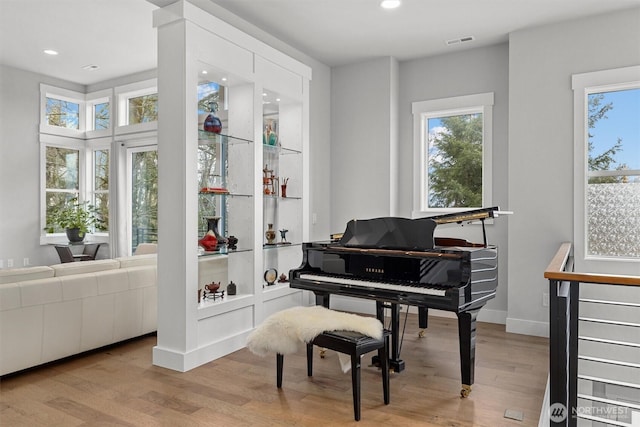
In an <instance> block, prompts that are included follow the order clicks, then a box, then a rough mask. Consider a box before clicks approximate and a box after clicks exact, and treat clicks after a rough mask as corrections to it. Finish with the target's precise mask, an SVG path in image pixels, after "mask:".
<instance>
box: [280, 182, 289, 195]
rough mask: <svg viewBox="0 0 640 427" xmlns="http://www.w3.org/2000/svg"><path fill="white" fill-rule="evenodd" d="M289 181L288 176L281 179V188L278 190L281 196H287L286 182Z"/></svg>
mask: <svg viewBox="0 0 640 427" xmlns="http://www.w3.org/2000/svg"><path fill="white" fill-rule="evenodd" d="M288 182H289V178H284V179H283V180H282V185H281V186H280V190H282V191H281V192H280V195H281V196H282V197H287V183H288Z"/></svg>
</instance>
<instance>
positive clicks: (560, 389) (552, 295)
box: [549, 280, 571, 426]
mask: <svg viewBox="0 0 640 427" xmlns="http://www.w3.org/2000/svg"><path fill="white" fill-rule="evenodd" d="M567 308H568V307H567V299H566V298H565V297H563V296H562V295H561V292H560V282H559V281H557V280H549V403H550V404H551V408H550V413H549V417H550V421H549V422H550V425H552V426H566V425H567V420H568V418H570V416H571V412H570V410H569V409H568V408H567V406H568V405H567V373H568V369H567V368H568V360H567V350H568V342H567V330H568V326H569V325H568V319H567ZM561 412H562V413H561Z"/></svg>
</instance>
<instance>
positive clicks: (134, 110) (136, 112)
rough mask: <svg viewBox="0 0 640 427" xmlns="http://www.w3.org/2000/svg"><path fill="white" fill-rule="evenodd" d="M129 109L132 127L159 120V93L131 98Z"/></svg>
mask: <svg viewBox="0 0 640 427" xmlns="http://www.w3.org/2000/svg"><path fill="white" fill-rule="evenodd" d="M128 107H129V124H130V125H133V124H139V123H149V122H155V121H157V120H158V94H157V93H154V94H150V95H143V96H136V97H133V98H129V99H128Z"/></svg>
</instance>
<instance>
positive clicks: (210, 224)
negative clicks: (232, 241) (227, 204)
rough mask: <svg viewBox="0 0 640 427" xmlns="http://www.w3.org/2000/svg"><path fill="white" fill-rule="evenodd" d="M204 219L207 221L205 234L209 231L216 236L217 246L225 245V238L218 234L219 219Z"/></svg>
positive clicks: (207, 217)
mask: <svg viewBox="0 0 640 427" xmlns="http://www.w3.org/2000/svg"><path fill="white" fill-rule="evenodd" d="M204 219H206V220H207V228H208V231H207V232H209V231H212V232H213V234H214V235H215V236H216V239H217V241H218V245H225V244H226V243H227V238H226V237H224V236H223V235H221V234H220V232H219V231H218V223H219V222H220V217H219V216H206V217H204Z"/></svg>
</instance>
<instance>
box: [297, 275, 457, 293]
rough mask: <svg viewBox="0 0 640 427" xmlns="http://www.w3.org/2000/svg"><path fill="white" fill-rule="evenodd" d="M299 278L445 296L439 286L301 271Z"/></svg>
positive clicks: (444, 290)
mask: <svg viewBox="0 0 640 427" xmlns="http://www.w3.org/2000/svg"><path fill="white" fill-rule="evenodd" d="M300 279H302V280H315V281H317V282H326V283H338V284H343V285H349V286H356V287H364V288H377V289H388V290H392V291H398V292H409V293H413V294H423V295H434V296H442V297H443V296H445V293H446V289H443V288H439V287H435V286H432V287H426V286H419V285H414V286H411V285H407V284H402V285H400V284H396V283H386V282H377V281H370V280H364V279H351V278H346V277H340V276H326V275H317V274H308V273H303V274H301V275H300Z"/></svg>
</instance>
